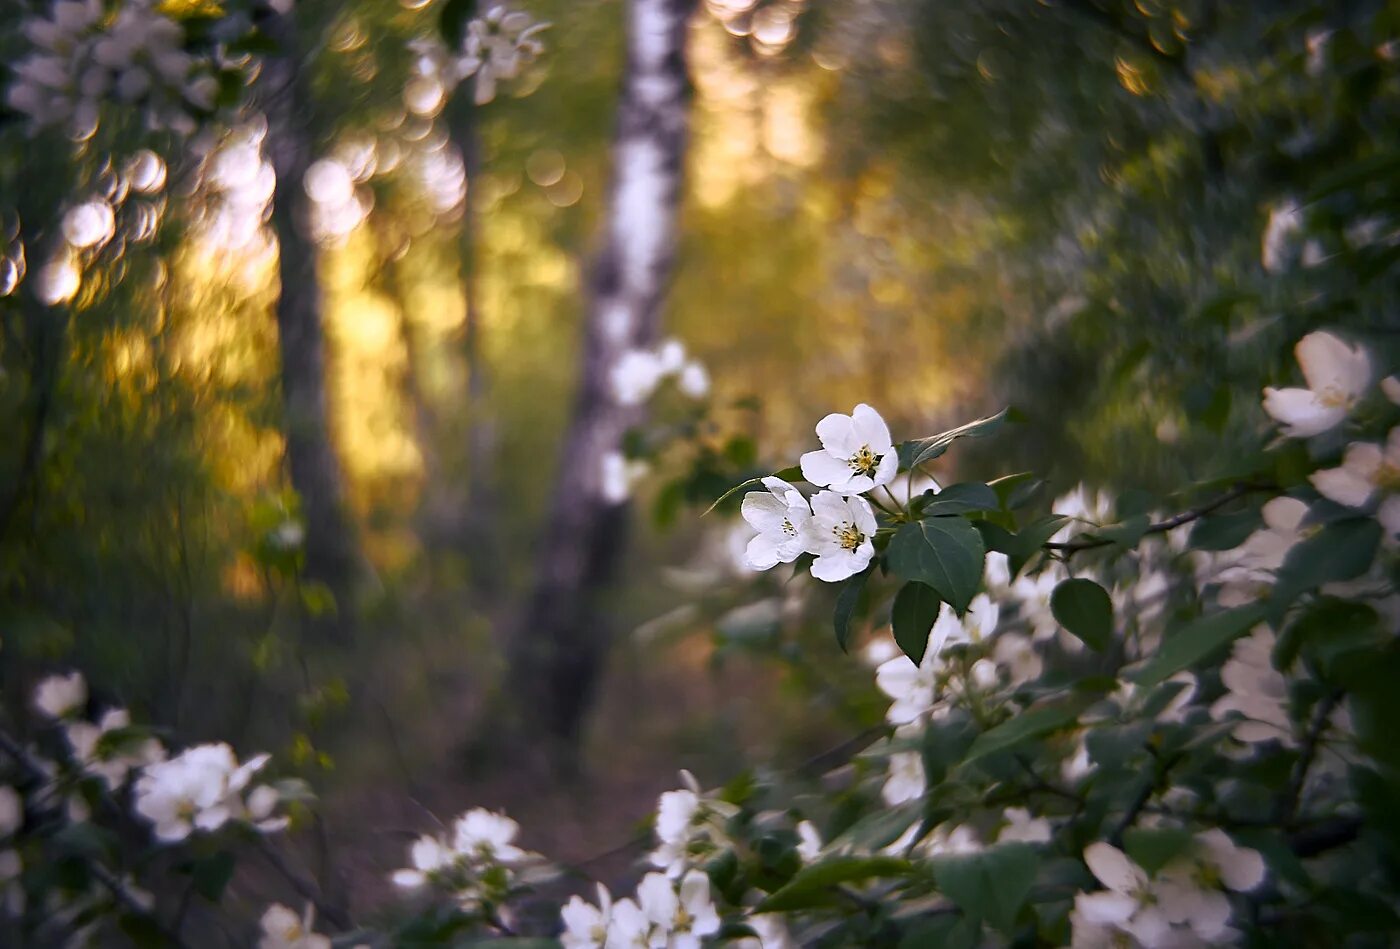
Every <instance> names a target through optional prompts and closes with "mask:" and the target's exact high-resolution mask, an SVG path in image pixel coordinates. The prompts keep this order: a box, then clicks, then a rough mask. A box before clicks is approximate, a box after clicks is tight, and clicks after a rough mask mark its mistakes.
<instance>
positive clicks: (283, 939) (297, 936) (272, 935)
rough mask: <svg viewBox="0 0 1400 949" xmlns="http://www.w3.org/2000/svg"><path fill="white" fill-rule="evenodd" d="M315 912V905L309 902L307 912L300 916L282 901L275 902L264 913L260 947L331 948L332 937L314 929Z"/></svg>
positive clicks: (277, 948) (286, 948)
mask: <svg viewBox="0 0 1400 949" xmlns="http://www.w3.org/2000/svg"><path fill="white" fill-rule="evenodd" d="M315 914H316V910H315V907H313V906H311V905H309V904H308V905H307V907H306V912H305V914H303V915H302V916H298V915H297V914H296V913H295V912H293V911H292V910H290V909H288V908H287V907H285V906H283V905H282V904H281V903H273V904H272V905H271V906H269V907H268V908H267V912H265V913H263V915H262V921H261V926H262V935H261V937H260V938H259V939H258V949H331V940H330V937H329V936H322V935H321V934H320V933H317V932H316V931H315V930H314V929H313V926H314V921H315Z"/></svg>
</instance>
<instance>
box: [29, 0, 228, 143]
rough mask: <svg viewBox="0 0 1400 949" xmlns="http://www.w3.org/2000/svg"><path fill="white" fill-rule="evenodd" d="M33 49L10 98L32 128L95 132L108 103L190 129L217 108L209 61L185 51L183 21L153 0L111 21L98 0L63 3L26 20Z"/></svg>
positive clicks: (158, 126)
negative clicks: (46, 13) (49, 14)
mask: <svg viewBox="0 0 1400 949" xmlns="http://www.w3.org/2000/svg"><path fill="white" fill-rule="evenodd" d="M23 31H24V33H25V36H26V37H27V38H28V39H29V41H30V42H31V43H32V44H33V50H32V51H31V52H30V54H29V55H28V56H27V57H25V58H24V59H22V60H21V61H20V62H19V63H18V64H16V66H15V73H16V75H17V77H18V81H17V82H15V83H14V84H13V85H12V86H11V87H10V89H9V92H8V94H7V101H8V102H9V104H10V106H11V107H12V108H14V109H15V110H16V111H18V112H22V113H24V114H25V115H27V116H28V118H29V120H30V125H31V127H33V128H35V129H38V128H43V127H46V126H66V128H67V131H68V134H69V135H70V136H72V137H74V138H76V139H83V138H87V137H89V136H90V135H92V133H93V132H94V131H95V130H96V129H97V127H98V121H99V113H100V111H101V109H102V106H103V104H104V103H107V102H111V103H113V104H116V105H118V106H121V107H123V108H125V109H131V110H135V111H136V112H137V114H139V115H140V116H141V118H142V119H143V121H144V124H145V125H146V127H147V128H149V129H152V130H162V129H170V130H173V131H177V132H182V133H188V132H191V131H193V130H194V127H195V121H194V119H195V113H197V112H200V111H209V110H211V109H212V108H213V107H214V98H215V95H216V94H217V92H218V82H217V80H216V79H215V78H214V76H213V73H212V69H213V66H212V64H211V63H210V62H208V61H206V60H203V59H197V58H196V57H194V56H192V55H190V54H189V53H187V52H186V51H185V48H184V47H185V34H184V30H183V28H182V27H181V26H180V24H179V23H178V22H177V21H175V20H173V19H171V18H170V17H168V16H166V15H165V14H164V13H163V12H161V10H160V9H159V8H158V7H157V5H156V4H155V3H153V2H151V0H128V2H126V3H124V4H122V5H121V7H120V9H119V10H118V11H117V12H116V15H115V16H112V17H110V18H108V17H107V16H106V14H105V11H104V9H103V6H102V4H101V3H99V2H98V0H61V2H59V3H56V4H54V6H53V8H52V19H37V18H36V19H30V20H27V21H26V22H25V23H24V25H23Z"/></svg>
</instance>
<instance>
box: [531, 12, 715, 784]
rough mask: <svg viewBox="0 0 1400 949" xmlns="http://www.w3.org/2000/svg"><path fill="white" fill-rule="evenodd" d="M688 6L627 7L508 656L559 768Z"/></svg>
mask: <svg viewBox="0 0 1400 949" xmlns="http://www.w3.org/2000/svg"><path fill="white" fill-rule="evenodd" d="M692 6H693V5H692V2H691V0H629V2H628V4H627V32H628V39H627V64H626V71H625V74H624V76H623V83H622V92H621V98H620V101H619V103H618V111H617V127H616V130H615V132H614V140H613V159H614V167H613V180H612V185H611V190H610V192H609V207H608V213H607V222H606V231H605V233H604V235H603V240H602V246H601V247H600V248H599V251H598V255H597V258H596V259H595V261H594V263H593V268H592V273H591V275H590V286H589V301H588V309H587V313H586V316H585V323H584V332H583V364H582V375H581V378H580V379H579V382H578V389H577V392H576V395H575V400H574V406H573V414H572V417H571V419H570V423H569V428H568V431H567V432H566V434H565V436H564V439H563V445H562V449H561V452H560V455H559V460H558V463H557V469H558V473H557V475H556V478H555V485H554V494H553V498H552V501H551V504H550V507H549V513H548V515H547V516H548V522H547V523H546V525H545V527H544V529H543V531H542V535H541V538H540V540H539V546H538V549H537V551H536V556H535V562H536V564H537V574H536V578H535V583H534V587H533V589H532V590H531V592H530V594H529V596H528V599H527V600H526V602H525V604H524V605H523V609H522V613H521V616H520V623H519V625H518V627H517V628H516V629H515V630H514V635H513V636H512V638H511V641H510V644H509V652H510V656H509V658H510V670H509V680H510V686H511V688H512V696H511V698H512V699H513V700H514V701H515V702H516V703H518V705H517V708H518V709H519V710H520V722H521V724H522V725H523V726H524V728H525V729H526V732H527V734H528V735H529V736H530V737H532V738H536V739H541V740H543V741H544V742H546V743H547V745H546V747H547V750H549V751H550V752H552V753H555V754H562V755H564V756H565V761H564V763H565V765H566V766H568V763H569V762H570V761H571V760H572V758H571V752H572V751H573V750H574V749H575V748H576V747H577V745H578V739H579V737H580V735H581V732H582V719H583V716H584V714H585V713H586V711H587V709H588V706H589V704H590V703H591V700H592V698H593V693H594V691H595V689H596V686H597V683H598V680H599V678H600V677H601V675H602V672H603V666H604V660H605V658H606V654H607V646H608V638H609V636H608V630H607V621H606V617H605V616H604V615H603V613H604V611H603V609H602V600H601V595H602V593H603V591H604V589H605V588H606V587H607V585H608V584H609V583H610V581H611V580H612V578H613V575H614V573H615V571H616V567H617V564H618V562H619V560H620V557H621V555H622V553H623V550H624V547H625V541H626V530H627V520H628V518H627V505H626V504H625V503H624V504H616V503H611V502H609V501H607V500H606V499H605V498H604V496H603V491H602V466H603V458H604V456H605V455H607V454H608V453H609V452H613V451H618V450H620V448H621V445H622V439H623V435H624V434H625V433H626V431H627V429H628V427H629V426H631V425H633V424H635V423H636V422H637V421H639V419H640V412H639V410H637V409H632V408H627V407H625V406H623V405H621V404H619V403H618V401H617V399H616V398H615V397H614V395H613V392H612V387H611V385H610V377H611V374H612V369H613V367H614V366H615V365H616V364H617V361H618V359H619V358H620V357H621V356H622V355H623V354H624V353H625V352H627V351H628V350H630V349H633V348H636V347H641V346H647V345H650V344H651V343H653V342H654V341H655V339H656V335H657V326H658V319H659V313H660V308H661V302H662V298H663V296H664V292H665V289H666V286H667V283H668V281H669V278H670V274H671V270H672V263H673V260H674V256H675V245H676V218H677V212H678V207H679V204H680V197H681V169H682V165H683V162H684V157H685V147H686V137H687V136H686V125H687V118H688V111H689V102H690V87H689V81H688V76H687V74H686V61H685V39H686V31H687V24H688V21H689V17H690V13H691V10H692Z"/></svg>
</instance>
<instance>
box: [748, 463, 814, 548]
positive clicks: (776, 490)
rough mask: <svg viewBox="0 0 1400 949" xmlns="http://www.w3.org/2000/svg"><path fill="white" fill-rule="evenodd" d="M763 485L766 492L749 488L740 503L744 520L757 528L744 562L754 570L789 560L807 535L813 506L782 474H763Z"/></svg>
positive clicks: (804, 542)
mask: <svg viewBox="0 0 1400 949" xmlns="http://www.w3.org/2000/svg"><path fill="white" fill-rule="evenodd" d="M763 486H764V487H765V488H767V489H768V490H767V491H766V492H764V491H750V492H749V493H747V494H745V495H744V501H743V504H742V505H741V507H740V512H741V513H742V514H743V516H744V520H745V521H747V522H748V524H749V526H750V527H752V528H753V529H754V530H756V531H758V536H757V537H755V538H753V540H751V541H749V545H748V547H747V549H745V551H744V564H745V566H747V567H749V568H750V569H753V570H767V569H768V568H770V567H773V566H776V565H777V564H780V563H792V562H793V561H794V560H796V559H797V558H798V557H799V556H801V555H802V554H803V553H804V552H805V551H806V550H807V544H808V541H809V539H810V538H809V534H808V529H807V528H808V524H809V522H810V521H811V520H812V508H811V506H810V505H809V504H808V503H807V499H806V498H805V497H803V496H802V492H801V491H798V490H797V489H796V488H794V487H793V486H792V485H790V484H788V483H787V482H786V481H783V480H782V479H781V478H773V477H769V478H764V479H763Z"/></svg>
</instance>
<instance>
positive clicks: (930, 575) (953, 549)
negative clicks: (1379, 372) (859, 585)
mask: <svg viewBox="0 0 1400 949" xmlns="http://www.w3.org/2000/svg"><path fill="white" fill-rule="evenodd" d="M985 556H986V549H985V548H984V547H983V546H982V535H981V534H980V533H978V531H977V528H975V527H973V526H972V524H971V522H969V521H967V520H966V519H965V518H961V517H933V518H928V519H925V520H921V521H916V522H914V523H913V524H904V525H902V526H901V527H900V528H899V530H898V531H896V532H895V535H894V539H893V540H891V541H890V547H889V562H890V567H891V569H893V570H894V572H895V573H896V574H897V575H898V576H899V577H900V578H901V579H904V580H918V581H919V582H921V583H927V584H928V585H929V586H931V587H933V588H934V590H936V591H937V592H938V595H939V596H941V597H943V599H944V601H945V602H947V603H948V604H949V605H951V606H952V607H953V609H955V610H957V611H958V614H959V615H961V614H962V613H963V612H965V611H966V610H967V605H968V603H970V602H971V601H972V597H973V596H974V595H975V594H976V593H977V588H978V586H979V585H980V584H981V582H982V560H983V558H984V557H985Z"/></svg>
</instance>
